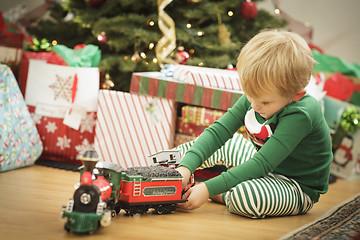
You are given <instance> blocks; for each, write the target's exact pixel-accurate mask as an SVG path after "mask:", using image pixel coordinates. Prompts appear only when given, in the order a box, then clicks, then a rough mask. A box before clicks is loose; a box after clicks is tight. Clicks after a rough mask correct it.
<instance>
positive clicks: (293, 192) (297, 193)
mask: <svg viewBox="0 0 360 240" xmlns="http://www.w3.org/2000/svg"><path fill="white" fill-rule="evenodd" d="M193 143H194V141H191V142H187V143H184V144H182V145H180V146H178V147H176V149H178V150H181V154H182V156H183V155H184V154H185V152H186V151H187V150H188V149H189V148H190V147H191V146H192V144H193ZM255 152H256V150H255V148H254V146H253V145H252V144H251V143H250V141H248V140H247V139H245V138H244V137H243V136H242V135H241V134H237V133H235V135H234V136H233V138H231V139H229V140H228V141H227V142H226V143H225V144H224V146H222V147H221V148H220V149H218V150H217V151H216V152H215V153H214V154H213V155H212V156H211V157H210V158H209V159H207V160H205V161H204V163H203V165H201V166H200V169H203V168H208V167H212V166H214V165H216V164H222V165H224V166H226V167H227V168H228V169H229V168H232V167H235V166H238V165H241V164H242V163H244V162H246V161H247V160H249V159H250V158H251V157H252V156H253V154H254V153H255ZM222 198H223V200H224V202H225V205H226V206H227V208H228V209H229V211H230V212H231V213H234V214H238V215H241V216H246V217H250V218H264V217H265V216H287V215H297V214H304V213H306V212H308V211H309V210H310V209H311V208H312V207H313V204H314V203H313V201H312V200H311V199H310V197H309V196H308V195H307V194H306V193H304V192H303V191H302V190H301V188H300V186H299V184H298V183H297V182H296V181H295V180H293V179H289V178H287V177H285V176H282V175H278V174H272V173H269V174H268V175H267V176H265V177H261V178H257V179H251V180H248V181H244V182H242V183H240V184H238V185H237V186H235V187H233V188H232V189H230V190H229V191H228V192H226V193H223V195H222Z"/></svg>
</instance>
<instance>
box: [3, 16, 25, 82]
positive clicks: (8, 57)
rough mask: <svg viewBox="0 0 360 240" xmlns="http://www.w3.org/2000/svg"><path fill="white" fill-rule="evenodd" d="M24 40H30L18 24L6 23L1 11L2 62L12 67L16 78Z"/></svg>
mask: <svg viewBox="0 0 360 240" xmlns="http://www.w3.org/2000/svg"><path fill="white" fill-rule="evenodd" d="M24 39H26V40H29V38H28V37H26V35H25V34H24V33H23V31H22V30H21V29H20V28H19V27H18V26H17V25H16V24H13V23H6V22H5V20H4V18H3V16H2V13H1V11H0V62H2V63H4V64H6V65H8V66H10V67H11V69H12V71H13V73H14V75H15V77H16V76H17V72H18V71H17V67H18V65H19V63H20V60H21V54H22V50H23V43H24Z"/></svg>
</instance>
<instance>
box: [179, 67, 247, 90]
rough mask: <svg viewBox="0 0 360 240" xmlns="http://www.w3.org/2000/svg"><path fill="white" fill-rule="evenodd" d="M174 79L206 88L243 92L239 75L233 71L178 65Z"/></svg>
mask: <svg viewBox="0 0 360 240" xmlns="http://www.w3.org/2000/svg"><path fill="white" fill-rule="evenodd" d="M173 77H174V78H176V79H179V80H180V81H183V82H185V83H189V84H194V85H199V86H204V87H213V88H217V89H229V90H241V86H240V80H239V75H238V74H237V72H236V71H232V70H226V69H217V68H206V67H195V66H189V65H176V66H175V68H174V75H173Z"/></svg>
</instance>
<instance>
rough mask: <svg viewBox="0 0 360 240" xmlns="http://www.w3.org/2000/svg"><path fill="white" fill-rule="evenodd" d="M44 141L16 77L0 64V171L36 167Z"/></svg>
mask: <svg viewBox="0 0 360 240" xmlns="http://www.w3.org/2000/svg"><path fill="white" fill-rule="evenodd" d="M41 152H42V142H41V140H40V136H39V133H38V131H37V130H36V127H35V124H34V122H33V120H32V119H31V117H30V113H29V111H28V109H27V107H26V104H25V101H24V99H23V96H22V94H21V92H20V89H19V87H18V85H17V82H16V80H15V77H14V74H13V73H12V71H11V70H10V68H9V67H8V66H6V65H3V64H0V172H3V171H7V170H11V169H16V168H20V167H25V166H29V165H32V164H34V162H35V161H36V160H37V159H38V158H39V156H40V154H41Z"/></svg>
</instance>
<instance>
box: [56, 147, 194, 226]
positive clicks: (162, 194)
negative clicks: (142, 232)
mask: <svg viewBox="0 0 360 240" xmlns="http://www.w3.org/2000/svg"><path fill="white" fill-rule="evenodd" d="M164 156H165V159H164ZM149 157H150V158H151V159H152V160H153V162H154V165H153V166H150V167H133V168H128V169H127V170H125V171H124V170H123V169H122V168H121V167H120V166H119V165H117V164H114V163H108V162H100V161H99V159H98V156H97V154H96V152H95V151H92V150H91V151H86V152H85V154H84V155H83V157H82V158H81V159H80V160H81V161H82V163H83V166H82V167H80V183H78V184H77V186H76V190H75V192H74V195H73V198H72V199H70V200H69V201H68V203H67V205H66V206H64V207H63V209H62V218H64V219H65V221H66V222H65V226H64V227H65V230H66V231H68V232H70V231H72V232H75V233H91V232H94V231H96V230H97V229H98V228H99V227H100V226H103V227H106V226H109V225H110V223H111V218H114V217H116V216H117V214H119V212H120V211H121V210H124V211H125V212H126V214H127V215H129V216H133V215H135V214H144V213H146V212H148V211H149V210H153V212H155V213H157V214H169V213H173V212H174V211H175V209H176V204H177V203H181V202H184V201H186V200H184V199H182V194H183V191H186V190H187V189H188V188H190V187H191V186H192V185H193V184H194V181H193V178H192V179H191V181H190V182H189V185H188V187H187V188H186V189H184V190H183V189H182V176H181V174H180V173H179V172H178V171H176V170H175V167H176V166H177V163H178V162H177V160H178V159H180V153H179V152H177V151H163V152H160V153H157V154H154V155H152V156H149Z"/></svg>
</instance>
